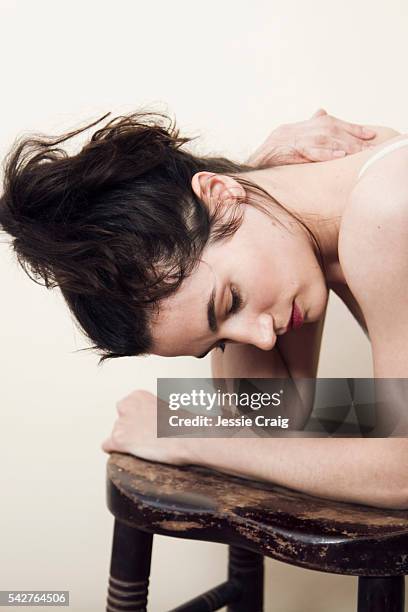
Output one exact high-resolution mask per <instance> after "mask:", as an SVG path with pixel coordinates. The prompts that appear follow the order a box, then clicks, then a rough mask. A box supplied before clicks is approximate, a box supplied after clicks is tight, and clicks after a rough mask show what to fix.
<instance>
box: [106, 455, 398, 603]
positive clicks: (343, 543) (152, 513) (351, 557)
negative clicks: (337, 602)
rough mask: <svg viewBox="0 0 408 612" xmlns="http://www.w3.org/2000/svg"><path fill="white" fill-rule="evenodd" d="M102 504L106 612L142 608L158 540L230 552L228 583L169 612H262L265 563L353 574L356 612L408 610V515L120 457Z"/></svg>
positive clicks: (114, 460) (113, 462)
mask: <svg viewBox="0 0 408 612" xmlns="http://www.w3.org/2000/svg"><path fill="white" fill-rule="evenodd" d="M361 486H364V483H363V482H362V483H361ZM107 499H108V507H109V509H110V511H111V512H112V513H113V515H114V517H115V527H114V537H113V549H112V558H111V575H110V580H109V590H108V603H107V611H108V612H119V610H120V611H125V610H126V612H134V611H138V612H142V611H146V610H147V595H148V584H149V574H150V559H151V551H152V544H153V535H154V534H155V533H158V534H162V535H167V536H173V537H179V538H190V539H194V540H207V541H212V542H222V543H224V544H228V546H229V563H228V579H227V580H226V581H225V582H223V583H221V584H219V585H218V586H216V587H214V588H213V589H211V590H209V591H207V592H206V593H203V594H202V595H199V596H198V597H196V598H194V599H193V600H191V601H189V602H188V603H185V604H181V605H179V606H178V607H177V608H175V609H173V612H176V611H177V612H208V611H210V610H218V609H220V608H222V607H223V606H225V605H227V606H228V608H227V609H228V611H229V612H261V611H262V610H263V558H264V555H266V556H268V557H272V558H273V559H278V560H279V561H284V562H285V563H290V564H292V565H297V566H299V567H304V568H306V569H312V570H318V571H321V572H330V573H334V574H346V575H351V576H358V612H403V610H404V576H405V575H406V574H408V511H405V510H385V509H376V508H371V507H368V506H362V505H357V504H346V503H342V502H334V501H329V500H325V499H321V498H316V497H311V496H308V495H305V494H302V493H298V492H295V491H292V490H289V489H285V488H283V487H279V486H275V485H270V484H269V483H266V484H264V483H260V482H256V481H251V480H247V479H245V478H239V477H235V476H230V475H227V474H223V473H220V472H215V471H212V470H207V469H206V468H202V467H191V466H182V467H178V466H171V465H166V464H162V463H154V462H150V461H144V460H141V459H137V458H135V457H132V456H130V455H125V454H119V453H114V454H112V455H111V456H110V458H109V461H108V467H107ZM329 609H330V602H329V601H328V602H327V610H329ZM299 612H301V610H300V611H299Z"/></svg>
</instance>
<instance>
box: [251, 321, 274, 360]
mask: <svg viewBox="0 0 408 612" xmlns="http://www.w3.org/2000/svg"><path fill="white" fill-rule="evenodd" d="M252 336H253V339H252V342H251V344H253V345H254V346H256V347H258V348H260V349H262V350H263V351H270V350H271V349H272V348H273V347H274V346H275V342H276V334H275V331H274V329H273V319H272V315H270V314H267V313H262V314H260V315H258V316H257V318H256V324H255V325H254V326H253V330H252Z"/></svg>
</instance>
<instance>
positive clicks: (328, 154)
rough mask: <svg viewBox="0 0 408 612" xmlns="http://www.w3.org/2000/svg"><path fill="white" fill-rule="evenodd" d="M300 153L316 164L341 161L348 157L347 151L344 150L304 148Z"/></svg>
mask: <svg viewBox="0 0 408 612" xmlns="http://www.w3.org/2000/svg"><path fill="white" fill-rule="evenodd" d="M299 153H300V154H301V155H303V157H305V158H306V159H308V160H309V161H314V162H319V161H329V160H332V159H339V158H341V157H345V156H346V155H347V153H346V151H344V150H341V149H331V148H327V147H304V148H302V149H300V150H299Z"/></svg>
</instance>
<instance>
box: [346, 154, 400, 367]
mask: <svg viewBox="0 0 408 612" xmlns="http://www.w3.org/2000/svg"><path fill="white" fill-rule="evenodd" d="M407 169H408V147H404V148H401V149H398V150H396V151H394V152H393V153H392V154H389V155H387V156H385V157H384V158H382V159H379V160H377V161H376V162H375V164H373V167H372V169H371V168H370V169H369V170H371V172H369V170H367V173H366V174H365V175H363V177H362V179H361V180H360V181H359V182H358V183H357V185H356V187H355V188H354V190H353V192H352V193H351V196H350V199H349V202H348V204H347V208H346V210H345V212H344V215H343V218H342V222H341V226H340V232H339V245H338V253H339V260H340V264H341V266H342V270H343V273H344V275H345V278H346V281H347V284H348V286H349V288H350V290H351V291H352V293H353V295H354V296H355V298H356V300H357V302H358V303H359V305H360V308H361V309H362V311H363V314H364V318H365V320H366V322H367V327H368V333H369V336H370V340H371V343H372V350H373V360H374V373H375V376H376V377H381V376H384V377H385V376H390V377H392V376H395V377H397V376H404V377H405V376H408V309H407V308H406V305H407V301H408V289H407V287H408V172H407ZM404 334H405V338H404V340H403V342H405V346H406V347H407V348H406V349H405V353H406V354H405V355H404V356H403V360H404V365H403V366H402V365H401V363H402V362H401V358H402V355H401V353H400V354H399V356H397V355H398V351H397V344H398V346H402V345H401V340H402V337H403V336H404Z"/></svg>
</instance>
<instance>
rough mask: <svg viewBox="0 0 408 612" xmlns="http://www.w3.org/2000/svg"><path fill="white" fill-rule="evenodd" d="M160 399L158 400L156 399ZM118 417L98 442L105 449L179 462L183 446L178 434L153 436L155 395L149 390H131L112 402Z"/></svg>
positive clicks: (181, 459)
mask: <svg viewBox="0 0 408 612" xmlns="http://www.w3.org/2000/svg"><path fill="white" fill-rule="evenodd" d="M160 401H162V400H160ZM116 409H117V412H118V417H117V419H116V421H115V423H114V425H113V429H112V433H111V434H110V436H109V437H108V438H107V439H106V440H105V441H104V442H103V443H102V446H101V448H102V450H103V451H105V452H106V453H112V452H116V453H130V454H131V455H135V456H136V457H141V458H142V459H148V460H149V461H161V462H162V463H172V464H174V465H182V464H184V463H186V450H185V448H184V445H183V439H181V438H157V398H156V396H155V395H153V394H152V393H149V391H144V390H138V391H133V392H132V393H130V394H129V395H127V396H126V397H124V398H123V399H121V400H120V401H119V402H118V403H117V404H116Z"/></svg>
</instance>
